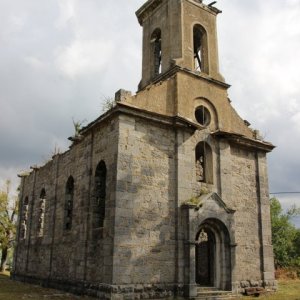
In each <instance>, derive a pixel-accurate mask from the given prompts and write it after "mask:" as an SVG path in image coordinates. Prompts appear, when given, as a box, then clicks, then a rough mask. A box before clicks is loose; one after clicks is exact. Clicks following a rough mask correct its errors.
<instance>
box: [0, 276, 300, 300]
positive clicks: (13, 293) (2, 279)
mask: <svg viewBox="0 0 300 300" xmlns="http://www.w3.org/2000/svg"><path fill="white" fill-rule="evenodd" d="M21 299H25V300H26V299H28V300H41V299H46V300H54V299H56V300H58V299H59V300H75V299H78V300H92V299H94V298H90V297H79V296H74V295H72V294H67V293H64V292H61V291H57V290H53V289H45V288H42V287H40V286H36V285H31V284H24V283H20V282H16V281H12V280H10V279H9V274H8V273H5V274H3V273H1V274H0V300H21ZM242 299H243V300H247V299H248V300H252V299H253V300H254V299H256V300H257V299H262V300H300V280H281V281H279V290H278V292H277V293H275V294H273V295H266V296H261V297H259V298H252V297H243V298H242Z"/></svg>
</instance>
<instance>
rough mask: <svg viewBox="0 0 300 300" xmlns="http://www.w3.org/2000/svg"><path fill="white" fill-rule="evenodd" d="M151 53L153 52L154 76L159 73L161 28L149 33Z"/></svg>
mask: <svg viewBox="0 0 300 300" xmlns="http://www.w3.org/2000/svg"><path fill="white" fill-rule="evenodd" d="M151 44H152V47H151V49H152V53H153V73H154V76H156V75H159V74H160V73H161V30H160V29H159V28H157V29H155V30H154V32H153V33H152V35H151Z"/></svg>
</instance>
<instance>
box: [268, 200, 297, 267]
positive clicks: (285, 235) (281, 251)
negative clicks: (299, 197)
mask: <svg viewBox="0 0 300 300" xmlns="http://www.w3.org/2000/svg"><path fill="white" fill-rule="evenodd" d="M270 201H271V203H270V204H271V223H272V242H273V247H274V256H275V266H276V268H278V267H291V266H297V265H298V264H299V266H300V249H299V246H300V231H299V230H298V229H296V227H295V226H294V225H293V224H292V223H291V218H292V217H293V216H296V215H299V214H300V209H299V208H296V206H293V207H292V208H291V209H289V210H288V211H287V212H286V213H284V212H283V209H282V207H281V204H280V202H279V201H278V199H276V198H272V199H271V200H270Z"/></svg>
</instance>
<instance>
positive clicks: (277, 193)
mask: <svg viewBox="0 0 300 300" xmlns="http://www.w3.org/2000/svg"><path fill="white" fill-rule="evenodd" d="M270 194H271V195H279V194H300V192H276V193H271V192H270Z"/></svg>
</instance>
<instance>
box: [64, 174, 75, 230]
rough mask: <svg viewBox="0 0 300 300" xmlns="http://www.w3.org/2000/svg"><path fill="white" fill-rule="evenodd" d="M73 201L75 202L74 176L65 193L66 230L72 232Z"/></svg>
mask: <svg viewBox="0 0 300 300" xmlns="http://www.w3.org/2000/svg"><path fill="white" fill-rule="evenodd" d="M73 200H74V179H73V177H72V176H70V177H69V179H68V181H67V184H66V192H65V218H64V229H65V230H71V228H72V217H73Z"/></svg>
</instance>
